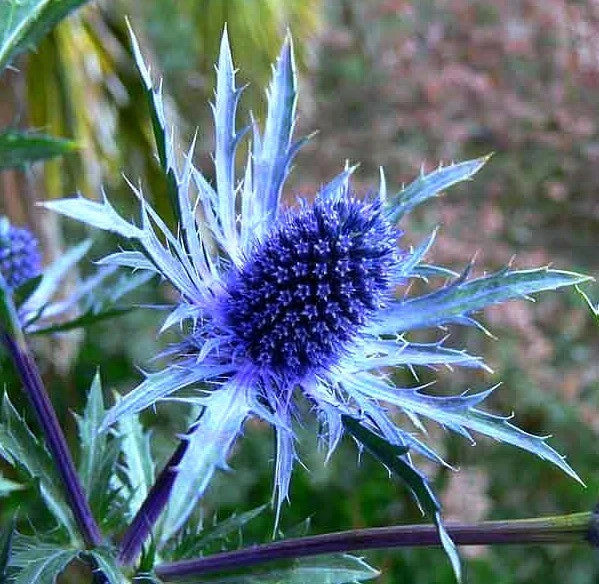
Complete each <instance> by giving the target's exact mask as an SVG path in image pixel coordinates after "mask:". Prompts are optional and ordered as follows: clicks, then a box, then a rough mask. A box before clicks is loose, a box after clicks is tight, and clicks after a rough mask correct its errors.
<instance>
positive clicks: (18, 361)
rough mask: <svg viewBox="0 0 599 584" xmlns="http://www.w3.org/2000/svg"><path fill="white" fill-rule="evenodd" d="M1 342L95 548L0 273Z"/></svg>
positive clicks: (69, 462) (93, 527) (89, 517)
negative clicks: (21, 383) (15, 370)
mask: <svg viewBox="0 0 599 584" xmlns="http://www.w3.org/2000/svg"><path fill="white" fill-rule="evenodd" d="M0 342H1V343H2V344H3V345H4V346H5V347H6V350H7V351H8V353H9V354H10V356H11V358H12V361H13V363H14V365H15V368H16V369H17V371H18V373H19V376H20V378H21V381H22V382H23V388H24V389H25V393H26V394H27V397H28V398H29V401H30V402H31V405H32V406H33V409H34V410H35V414H36V416H37V420H38V422H39V424H40V426H41V427H42V431H43V434H44V438H45V441H46V445H47V446H48V450H49V451H50V454H51V455H52V458H53V459H54V463H55V464H56V468H57V469H58V474H59V475H60V478H61V480H62V484H63V487H64V490H65V493H66V495H67V500H68V503H69V506H70V508H71V511H72V512H73V515H74V517H75V521H76V522H77V525H78V527H79V531H80V532H81V535H82V536H83V540H84V541H85V544H86V545H87V546H88V547H98V546H100V545H101V544H102V541H103V538H102V534H101V533H100V528H99V527H98V524H97V523H96V520H95V519H94V516H93V514H92V511H91V509H90V508H89V504H88V502H87V498H86V496H85V492H84V491H83V487H82V486H81V483H80V482H79V477H78V476H77V471H76V470H75V465H74V463H73V459H72V457H71V453H70V451H69V447H68V445H67V441H66V440H65V437H64V434H63V433H62V429H61V428H60V423H59V422H58V418H57V417H56V413H55V411H54V408H53V407H52V402H51V401H50V398H49V396H48V393H47V392H46V388H45V387H44V382H43V381H42V377H41V375H40V372H39V369H38V368H37V365H36V364H35V361H34V359H33V357H32V355H31V353H30V352H29V347H28V346H27V342H26V341H25V336H24V335H23V331H22V329H21V323H20V320H19V315H18V314H17V310H16V308H15V305H14V302H13V299H12V294H11V292H10V289H9V288H8V286H7V285H6V282H5V281H4V278H3V277H2V275H1V274H0Z"/></svg>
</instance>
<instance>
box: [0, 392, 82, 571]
mask: <svg viewBox="0 0 599 584" xmlns="http://www.w3.org/2000/svg"><path fill="white" fill-rule="evenodd" d="M0 456H2V457H3V458H5V459H6V460H7V461H8V462H9V463H10V464H12V465H13V466H15V467H17V468H20V469H23V470H24V471H26V472H27V474H29V476H31V477H32V478H34V479H36V480H38V481H39V486H40V491H41V494H42V497H43V498H44V501H45V502H46V505H47V506H48V509H49V510H50V511H51V512H52V514H53V515H54V516H55V517H56V520H57V521H58V523H59V524H60V525H62V526H64V527H65V528H66V530H67V531H68V533H69V536H70V537H71V540H72V541H77V540H78V537H77V535H76V534H77V527H76V525H75V521H74V518H73V515H72V513H71V510H70V508H69V506H68V505H67V503H66V501H65V499H64V496H63V492H62V488H61V485H62V483H61V481H60V478H59V477H58V474H57V473H56V469H55V467H54V463H53V461H52V458H51V457H50V455H49V454H48V451H47V450H46V449H45V448H44V446H43V445H42V444H40V443H39V442H38V440H37V438H36V437H35V436H34V435H33V433H32V432H31V430H30V429H29V428H28V427H27V424H26V423H25V420H24V419H23V418H22V417H21V416H19V414H18V413H17V411H16V410H15V409H14V407H13V405H12V404H11V403H10V400H9V398H8V395H7V394H6V393H5V394H4V398H3V401H2V409H1V411H0ZM32 582H33V580H32Z"/></svg>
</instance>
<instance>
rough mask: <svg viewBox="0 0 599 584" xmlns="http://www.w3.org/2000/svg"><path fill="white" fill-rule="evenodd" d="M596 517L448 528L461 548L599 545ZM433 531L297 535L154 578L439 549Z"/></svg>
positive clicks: (179, 565) (182, 565) (161, 571)
mask: <svg viewBox="0 0 599 584" xmlns="http://www.w3.org/2000/svg"><path fill="white" fill-rule="evenodd" d="M598 517H599V516H598V515H597V513H576V514H573V515H565V516H561V517H544V518H538V519H525V520H518V521H487V522H484V523H480V524H454V525H451V524H450V525H446V528H447V531H448V532H449V534H450V535H451V537H452V539H453V540H454V542H455V543H456V544H459V545H491V544H493V545H496V544H534V543H537V544H538V543H568V542H583V541H587V542H589V543H591V544H592V545H595V546H597V545H599V537H598V534H599V520H598ZM440 545H441V542H440V540H439V535H438V532H437V528H436V527H435V526H432V525H401V526H395V527H377V528H371V529H356V530H353V531H342V532H338V533H327V534H323V535H315V536H310V537H299V538H295V539H286V540H281V541H276V542H272V543H267V544H263V545H255V546H252V547H248V548H242V549H239V550H236V551H232V552H224V553H219V554H213V555H210V556H206V557H203V558H197V559H193V560H183V561H179V562H174V563H172V564H162V565H158V566H156V568H155V571H156V575H157V576H158V577H159V578H161V579H165V580H173V579H174V580H176V579H180V578H186V577H189V576H197V575H201V574H207V573H210V572H219V571H222V570H232V569H240V568H246V567H248V566H253V565H256V564H261V563H264V562H270V561H273V560H283V559H292V558H300V557H305V556H316V555H320V554H329V553H335V552H349V551H352V550H367V549H383V548H397V547H414V546H440Z"/></svg>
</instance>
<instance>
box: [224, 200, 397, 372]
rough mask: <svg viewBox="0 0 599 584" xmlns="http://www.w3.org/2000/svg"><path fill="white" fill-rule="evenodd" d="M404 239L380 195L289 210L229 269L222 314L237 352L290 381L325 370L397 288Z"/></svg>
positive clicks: (266, 370) (259, 369)
mask: <svg viewBox="0 0 599 584" xmlns="http://www.w3.org/2000/svg"><path fill="white" fill-rule="evenodd" d="M396 240H397V232H396V230H395V229H393V228H392V227H391V225H390V223H389V222H388V221H387V219H386V218H385V217H384V215H383V212H382V209H381V205H380V201H378V200H375V201H372V202H363V201H359V200H357V199H354V198H349V197H343V198H341V199H339V200H329V201H323V200H320V199H317V200H316V202H315V203H314V204H312V205H303V208H301V209H300V210H298V211H290V212H288V213H287V214H286V215H285V216H284V217H282V218H281V220H280V221H279V222H278V223H277V225H276V227H275V228H274V229H273V230H272V231H271V232H269V233H268V234H267V235H266V236H265V238H264V240H263V241H258V242H256V243H255V246H254V248H252V249H251V250H250V252H249V253H248V255H247V258H246V259H245V260H244V261H243V263H242V265H241V266H240V267H239V268H235V269H233V270H232V271H231V272H232V273H231V274H230V275H229V276H228V279H227V282H226V293H225V295H224V297H223V318H224V322H225V323H226V326H227V327H228V328H229V329H230V330H231V333H232V344H233V346H234V347H235V348H236V349H237V351H238V354H239V355H243V358H244V359H246V360H247V361H248V364H250V366H252V367H253V368H255V369H256V370H257V372H261V373H262V374H263V375H266V376H268V377H280V378H281V379H284V380H285V382H286V383H293V382H296V381H297V382H301V381H302V379H304V378H305V377H306V375H308V374H310V373H312V374H314V373H317V372H319V371H326V369H327V367H330V366H331V365H332V364H333V363H335V362H337V361H338V359H339V357H340V356H341V355H342V354H343V353H344V351H345V350H346V349H347V348H348V346H350V345H351V343H352V341H353V340H354V339H355V338H356V336H357V335H358V334H359V331H360V330H361V329H362V328H363V327H364V325H365V324H366V323H367V322H368V321H369V319H370V318H371V317H372V315H373V314H374V313H375V312H376V311H377V310H378V309H379V308H381V306H382V304H383V301H384V300H385V299H386V298H388V297H390V288H391V283H392V281H393V279H392V272H393V270H394V269H395V268H396V267H397V260H398V253H397V244H396Z"/></svg>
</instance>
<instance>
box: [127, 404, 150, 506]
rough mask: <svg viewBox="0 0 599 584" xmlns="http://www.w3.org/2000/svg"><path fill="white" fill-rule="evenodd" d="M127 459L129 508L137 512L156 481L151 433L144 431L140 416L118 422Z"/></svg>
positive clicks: (129, 417)
mask: <svg viewBox="0 0 599 584" xmlns="http://www.w3.org/2000/svg"><path fill="white" fill-rule="evenodd" d="M118 430H119V435H120V436H121V440H122V447H121V449H122V452H123V457H124V460H125V473H126V475H127V478H128V480H129V488H130V489H131V497H130V501H129V508H130V509H131V512H132V513H135V512H136V511H137V510H138V509H139V508H140V507H141V504H142V503H143V501H144V499H145V498H146V495H147V494H148V492H149V490H150V488H151V486H152V484H153V482H154V462H153V460H152V454H151V452H150V434H149V432H144V429H143V426H142V425H141V422H140V421H139V416H138V415H136V414H134V415H131V416H125V417H123V418H121V419H120V420H119V423H118Z"/></svg>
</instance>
